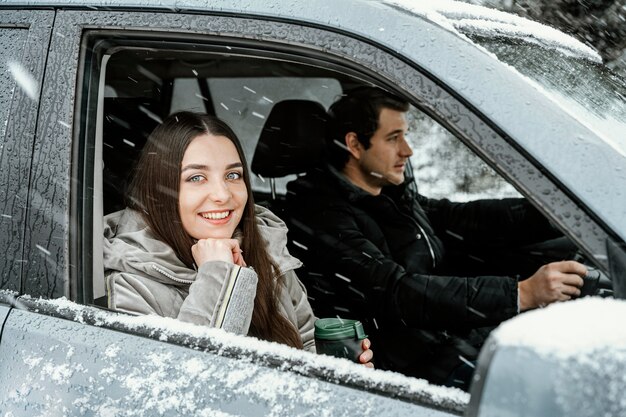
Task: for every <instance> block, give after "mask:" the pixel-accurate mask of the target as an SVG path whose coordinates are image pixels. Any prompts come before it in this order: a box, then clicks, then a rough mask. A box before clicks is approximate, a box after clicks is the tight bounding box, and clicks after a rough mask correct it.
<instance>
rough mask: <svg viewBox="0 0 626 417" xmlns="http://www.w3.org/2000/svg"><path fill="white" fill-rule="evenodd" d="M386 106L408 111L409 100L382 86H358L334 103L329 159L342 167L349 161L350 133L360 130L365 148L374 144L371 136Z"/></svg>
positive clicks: (330, 116) (329, 127) (330, 111)
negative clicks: (348, 138) (346, 143)
mask: <svg viewBox="0 0 626 417" xmlns="http://www.w3.org/2000/svg"><path fill="white" fill-rule="evenodd" d="M382 109H391V110H395V111H400V112H406V111H408V110H409V103H408V102H407V101H406V100H404V99H402V98H400V97H398V96H396V95H393V94H391V93H389V92H387V91H385V90H381V89H380V88H376V87H358V88H355V89H353V90H349V91H346V93H345V94H343V95H342V96H341V98H340V99H339V100H337V101H336V102H335V103H333V105H332V106H330V109H328V125H327V131H326V142H327V148H328V157H329V161H330V163H331V164H332V165H333V166H334V167H335V168H337V169H342V168H343V167H344V165H345V164H346V162H348V156H349V154H348V151H347V150H346V146H345V137H346V134H348V133H349V132H354V133H356V136H357V139H358V140H359V142H361V144H363V147H364V148H365V149H367V148H369V147H370V139H371V138H372V135H373V134H374V132H376V130H377V129H378V118H379V116H380V112H381V110H382Z"/></svg>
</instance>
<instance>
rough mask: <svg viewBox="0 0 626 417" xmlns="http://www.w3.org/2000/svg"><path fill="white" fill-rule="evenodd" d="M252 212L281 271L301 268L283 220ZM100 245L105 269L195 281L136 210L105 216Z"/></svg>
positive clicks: (260, 210)
mask: <svg viewBox="0 0 626 417" xmlns="http://www.w3.org/2000/svg"><path fill="white" fill-rule="evenodd" d="M255 214H256V218H257V225H258V227H259V230H260V233H261V236H262V237H263V239H264V240H265V241H266V242H267V250H268V253H269V255H270V256H271V257H272V259H273V261H274V262H275V263H276V264H277V265H278V267H279V269H280V271H281V273H284V272H287V271H289V270H292V269H296V268H298V267H300V266H301V265H302V263H301V262H300V261H299V260H298V259H296V258H294V257H293V256H291V255H290V254H289V251H288V250H287V226H286V225H285V223H284V222H283V221H282V220H281V219H280V218H279V217H278V216H276V215H275V214H274V213H272V212H271V211H269V210H268V209H266V208H264V207H261V206H255ZM103 245H104V248H103V249H104V250H103V252H104V268H105V270H106V271H110V270H113V271H121V272H128V273H131V274H138V275H142V276H147V277H150V278H152V279H154V280H156V281H159V282H163V283H168V284H172V281H174V283H177V284H180V285H187V284H190V283H191V282H193V281H194V280H195V277H196V271H195V270H193V269H189V268H187V266H186V265H185V264H183V263H182V262H181V261H180V259H178V257H177V256H176V254H175V253H174V250H173V249H172V248H171V247H170V246H169V245H167V244H166V243H164V242H162V241H161V240H159V239H158V238H157V237H156V236H155V235H154V234H153V233H152V231H151V230H150V228H149V227H148V225H147V224H146V222H145V221H144V220H143V218H142V217H141V215H140V214H139V213H138V212H137V211H135V210H132V209H129V208H126V209H124V210H121V211H118V212H115V213H111V214H109V215H107V216H105V218H104V242H103ZM244 257H245V254H244Z"/></svg>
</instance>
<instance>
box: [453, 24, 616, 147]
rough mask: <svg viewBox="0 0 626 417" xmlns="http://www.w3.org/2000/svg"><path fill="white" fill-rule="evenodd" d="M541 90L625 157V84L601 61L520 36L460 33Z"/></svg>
mask: <svg viewBox="0 0 626 417" xmlns="http://www.w3.org/2000/svg"><path fill="white" fill-rule="evenodd" d="M465 34H466V35H467V36H468V37H470V38H471V39H472V40H473V41H475V42H476V43H478V44H480V45H482V46H483V47H485V48H486V49H487V50H489V51H490V52H492V53H493V54H495V55H496V56H497V57H498V59H499V60H500V61H502V62H504V63H506V64H509V65H511V66H513V67H515V69H516V70H517V71H519V72H520V73H521V74H523V75H525V76H526V77H528V78H530V79H532V80H533V81H535V82H537V83H539V84H540V86H541V87H542V88H543V89H544V90H545V92H546V93H547V94H548V95H549V96H550V97H551V98H552V99H553V100H554V101H555V102H557V103H558V104H559V105H560V106H561V107H563V108H564V109H565V110H566V111H568V112H569V113H570V114H571V115H573V116H574V117H575V118H576V119H577V120H578V121H580V122H581V123H583V124H584V125H586V126H587V127H589V128H590V129H591V130H593V131H594V132H596V133H598V134H599V136H600V137H601V139H603V140H604V141H605V142H606V143H607V144H608V145H609V146H611V147H612V148H614V149H615V150H616V151H617V152H618V153H619V154H620V155H622V156H623V157H626V135H625V132H626V84H625V83H624V80H622V79H620V78H619V77H618V76H617V75H615V74H613V73H612V72H611V71H609V70H608V69H607V68H606V67H605V66H603V65H602V64H599V63H596V62H591V61H589V60H588V59H585V58H582V57H577V56H573V55H572V54H567V53H563V52H557V51H555V50H550V49H547V48H545V47H544V46H543V45H541V44H539V43H538V42H537V43H533V42H528V41H527V40H526V39H520V38H512V37H506V36H498V37H493V36H484V35H480V34H475V33H465Z"/></svg>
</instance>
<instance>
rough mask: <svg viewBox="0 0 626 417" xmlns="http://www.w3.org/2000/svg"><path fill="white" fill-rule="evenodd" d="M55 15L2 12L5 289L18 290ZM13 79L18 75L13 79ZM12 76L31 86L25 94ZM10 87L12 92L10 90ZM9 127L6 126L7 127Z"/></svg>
mask: <svg viewBox="0 0 626 417" xmlns="http://www.w3.org/2000/svg"><path fill="white" fill-rule="evenodd" d="M53 19H54V12H53V11H50V10H46V11H42V10H36V11H6V10H2V9H0V49H1V51H0V82H2V83H3V87H2V88H0V108H1V109H0V117H2V122H1V124H2V127H0V166H2V169H1V170H0V216H1V217H0V248H2V256H0V288H2V289H7V290H13V291H19V290H20V286H21V283H20V277H21V272H22V267H23V265H24V263H25V262H26V260H25V259H26V258H25V257H24V256H23V244H24V241H23V238H24V228H25V224H26V217H27V210H28V205H27V197H28V195H27V194H28V185H29V177H30V166H31V162H32V161H31V159H32V154H33V141H34V139H35V126H36V121H37V110H38V104H39V103H38V95H39V91H38V89H39V86H41V83H42V80H43V74H44V65H45V62H46V56H47V50H48V44H49V41H50V32H51V31H52V22H53ZM10 74H14V75H13V76H10ZM13 77H18V78H19V77H21V78H19V80H20V82H21V83H22V84H23V85H24V84H26V85H28V86H29V87H30V90H28V91H27V90H24V89H22V88H20V87H18V86H17V85H16V84H17V82H16V83H14V82H13ZM5 86H8V87H9V88H8V89H6V90H5ZM5 123H6V124H5Z"/></svg>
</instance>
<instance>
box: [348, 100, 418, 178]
mask: <svg viewBox="0 0 626 417" xmlns="http://www.w3.org/2000/svg"><path fill="white" fill-rule="evenodd" d="M407 128H408V126H407V122H406V118H405V113H404V112H400V111H396V110H391V109H387V108H383V109H382V110H381V112H380V115H379V116H378V130H376V132H374V135H373V136H372V138H371V141H370V147H369V148H368V149H364V150H362V151H361V155H360V159H359V169H360V170H361V172H362V174H363V178H365V179H366V180H367V182H368V183H369V185H370V186H372V187H375V188H379V187H383V186H385V185H390V184H394V185H399V184H402V182H403V181H404V167H405V165H406V163H407V161H408V159H409V157H410V156H411V155H413V151H412V150H411V147H410V146H409V144H408V142H407V141H406V136H405V135H406V131H407Z"/></svg>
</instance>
